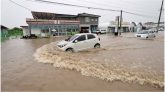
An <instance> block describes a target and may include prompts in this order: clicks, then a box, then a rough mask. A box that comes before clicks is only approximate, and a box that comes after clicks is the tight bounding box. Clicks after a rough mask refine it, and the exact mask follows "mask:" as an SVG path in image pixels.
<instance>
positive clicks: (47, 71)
mask: <svg viewBox="0 0 165 92" xmlns="http://www.w3.org/2000/svg"><path fill="white" fill-rule="evenodd" d="M132 35H133V34H129V33H126V34H123V35H122V36H123V37H111V35H101V36H100V37H101V39H102V43H103V44H104V45H103V48H105V49H106V50H105V51H101V52H100V53H97V54H96V55H94V54H92V55H90V56H91V59H93V60H95V59H96V62H99V60H100V61H101V60H103V59H104V58H107V57H109V56H107V55H110V56H111V57H113V58H111V59H112V60H113V61H115V62H116V63H119V64H120V63H122V65H123V66H124V67H128V68H129V67H130V68H131V69H133V71H143V70H144V71H147V70H149V69H151V70H152V69H153V70H154V71H155V72H156V74H159V75H163V67H164V65H163V55H164V54H163V50H164V35H163V32H160V33H158V34H157V38H155V39H154V40H143V39H136V38H133V37H132ZM61 39H64V38H57V37H56V38H50V39H48V38H43V39H32V40H29V39H28V40H25V39H13V40H9V41H6V42H4V43H2V45H1V48H2V50H1V52H2V56H1V58H2V59H1V66H2V69H1V74H2V76H1V83H2V86H1V89H2V92H23V91H25V92H36V91H39V92H49V91H52V92H54V91H130V92H131V91H133V92H134V91H154V92H159V91H160V92H163V89H160V88H154V87H151V86H149V85H143V86H142V85H139V84H129V83H123V82H121V81H114V82H106V81H103V80H99V79H97V78H92V77H86V76H82V75H81V74H80V73H78V72H76V71H71V70H67V69H59V68H54V67H53V66H52V65H51V64H43V63H39V62H37V61H36V60H35V58H34V57H33V54H34V53H35V51H36V49H38V48H40V47H41V46H43V45H45V44H48V43H51V42H54V41H58V40H61ZM136 41H137V42H136ZM136 43H138V44H136ZM138 48H143V49H138ZM137 49H138V50H137ZM130 50H131V51H130ZM147 53H148V54H147ZM154 53H155V54H154ZM153 54H154V56H153ZM100 55H102V57H97V56H100ZM138 55H139V56H138ZM93 56H95V57H96V58H93ZM123 57H125V58H124V59H123ZM137 57H139V58H137ZM89 59H90V57H89ZM146 59H147V60H148V62H147V61H146ZM132 60H136V61H134V63H133V62H132ZM105 61H107V60H105ZM144 61H145V62H144ZM108 63H110V64H112V63H114V62H108ZM146 66H148V68H146Z"/></svg>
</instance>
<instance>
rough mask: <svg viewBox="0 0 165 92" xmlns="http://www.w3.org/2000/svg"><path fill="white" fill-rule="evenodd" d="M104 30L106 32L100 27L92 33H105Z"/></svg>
mask: <svg viewBox="0 0 165 92" xmlns="http://www.w3.org/2000/svg"><path fill="white" fill-rule="evenodd" d="M106 32H107V31H106V30H104V29H100V30H96V31H94V33H96V34H105V33H106Z"/></svg>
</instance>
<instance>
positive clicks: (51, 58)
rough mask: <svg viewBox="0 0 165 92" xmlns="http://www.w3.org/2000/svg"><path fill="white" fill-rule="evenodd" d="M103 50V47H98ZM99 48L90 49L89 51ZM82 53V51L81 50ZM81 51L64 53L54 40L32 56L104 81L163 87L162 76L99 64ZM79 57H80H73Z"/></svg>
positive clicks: (39, 60) (40, 60)
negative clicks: (84, 55) (85, 56)
mask: <svg viewBox="0 0 165 92" xmlns="http://www.w3.org/2000/svg"><path fill="white" fill-rule="evenodd" d="M100 50H105V49H100ZM92 51H93V52H94V53H95V52H96V51H99V50H91V52H92ZM82 53H83V52H82ZM80 56H81V53H66V52H62V51H60V50H58V48H57V47H56V42H52V43H50V44H47V45H44V46H42V47H40V48H38V49H37V51H36V52H35V53H34V57H35V59H36V60H37V61H38V62H42V63H52V64H53V66H54V67H58V68H65V69H70V70H76V71H78V72H80V73H81V74H82V75H85V76H90V77H95V78H99V79H102V80H106V81H115V80H119V81H122V82H127V83H138V84H141V85H147V84H149V85H151V86H154V87H159V88H164V84H163V78H159V77H158V78H157V77H156V78H155V77H152V76H146V75H144V74H143V73H139V72H131V71H129V70H126V69H123V68H120V66H118V65H109V64H101V63H97V62H92V61H90V60H85V59H83V58H84V57H80ZM75 57H80V58H75Z"/></svg>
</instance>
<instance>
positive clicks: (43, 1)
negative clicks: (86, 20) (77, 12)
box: [28, 0, 151, 18]
mask: <svg viewBox="0 0 165 92" xmlns="http://www.w3.org/2000/svg"><path fill="white" fill-rule="evenodd" d="M28 1H35V2H42V3H48V4H59V5H64V6H72V7H80V8H87V9H97V10H105V11H114V12H120V11H121V10H114V9H106V8H97V7H88V6H83V5H75V4H68V3H60V2H52V1H46V0H28ZM123 12H125V13H128V14H132V15H136V16H141V17H147V18H148V17H151V16H146V15H142V14H137V13H133V12H128V11H123Z"/></svg>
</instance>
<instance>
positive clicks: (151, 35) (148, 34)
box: [135, 31, 156, 38]
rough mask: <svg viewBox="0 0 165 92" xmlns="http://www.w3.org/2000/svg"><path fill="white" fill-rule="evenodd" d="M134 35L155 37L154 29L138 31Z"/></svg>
mask: <svg viewBox="0 0 165 92" xmlns="http://www.w3.org/2000/svg"><path fill="white" fill-rule="evenodd" d="M135 36H136V37H140V38H155V37H156V35H155V34H154V31H141V32H138V33H137V34H136V35H135Z"/></svg>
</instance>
